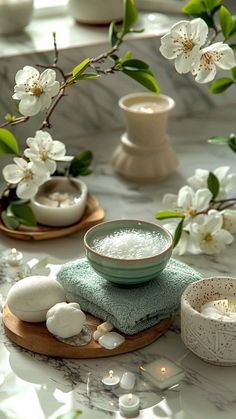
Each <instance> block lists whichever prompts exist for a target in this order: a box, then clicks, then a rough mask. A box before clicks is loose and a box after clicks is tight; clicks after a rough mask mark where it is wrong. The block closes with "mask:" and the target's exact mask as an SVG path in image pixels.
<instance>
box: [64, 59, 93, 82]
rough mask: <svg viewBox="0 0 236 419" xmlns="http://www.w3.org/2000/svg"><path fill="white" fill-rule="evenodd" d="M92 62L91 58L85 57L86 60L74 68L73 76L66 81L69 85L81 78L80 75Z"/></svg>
mask: <svg viewBox="0 0 236 419" xmlns="http://www.w3.org/2000/svg"><path fill="white" fill-rule="evenodd" d="M89 64H90V58H85V60H83V61H81V63H79V64H78V65H77V66H76V67H74V68H73V70H72V76H71V77H70V78H69V79H68V80H67V81H66V84H67V85H70V84H73V83H74V82H75V80H77V79H78V78H79V76H80V75H81V74H82V73H83V72H84V71H85V70H86V68H87V67H88V66H89Z"/></svg>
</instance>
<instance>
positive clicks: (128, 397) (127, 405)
mask: <svg viewBox="0 0 236 419" xmlns="http://www.w3.org/2000/svg"><path fill="white" fill-rule="evenodd" d="M139 406H140V400H139V397H138V396H136V395H135V394H132V393H129V394H124V395H123V396H120V397H119V410H120V414H121V416H124V417H126V418H136V417H137V416H138V415H139Z"/></svg>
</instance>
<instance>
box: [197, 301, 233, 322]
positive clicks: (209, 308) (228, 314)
mask: <svg viewBox="0 0 236 419" xmlns="http://www.w3.org/2000/svg"><path fill="white" fill-rule="evenodd" d="M200 313H201V314H203V315H204V316H206V317H209V318H211V319H214V320H222V321H236V297H230V296H228V297H226V298H222V299H220V300H214V301H209V302H208V303H206V304H203V305H202V306H201V308H200Z"/></svg>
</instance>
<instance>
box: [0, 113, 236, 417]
mask: <svg viewBox="0 0 236 419" xmlns="http://www.w3.org/2000/svg"><path fill="white" fill-rule="evenodd" d="M234 128H235V119H234V109H233V108H226V107H225V108H224V110H223V109H217V110H216V109H215V110H214V111H210V110H209V112H208V113H206V112H205V111H204V112H202V113H201V112H200V113H198V114H197V115H195V116H192V117H191V118H175V119H174V118H173V119H171V120H170V122H169V125H168V132H169V135H170V138H171V141H172V144H173V147H174V149H175V150H176V152H177V155H178V157H179V167H178V169H177V171H176V172H175V173H174V174H173V175H171V176H170V177H169V178H168V179H166V180H164V181H163V182H161V183H157V182H152V183H136V182H130V181H127V180H125V179H123V178H122V177H120V176H117V175H116V174H115V173H114V171H113V168H112V166H111V155H112V153H113V150H114V148H115V147H116V145H117V144H118V142H119V139H120V135H121V133H122V131H121V130H114V131H107V132H98V133H97V134H96V135H91V136H83V137H81V138H79V139H78V138H75V137H73V138H68V150H69V152H70V153H72V152H73V151H74V150H75V149H76V144H77V143H78V141H79V143H80V146H81V147H82V148H88V149H91V150H92V151H93V152H94V157H95V158H94V166H93V170H94V171H93V174H92V175H91V176H89V177H88V178H86V179H85V181H86V183H87V185H88V188H89V190H90V192H91V193H92V194H94V195H96V197H97V198H98V199H99V201H100V203H101V205H102V206H103V207H104V209H105V213H106V217H105V218H106V220H109V219H115V218H140V219H147V220H150V221H154V220H155V219H154V213H155V212H156V211H157V210H158V209H160V208H161V199H162V196H163V194H164V193H166V192H173V193H174V192H176V191H177V190H178V189H179V188H180V187H181V186H182V185H184V184H185V179H186V177H188V176H189V175H191V174H192V173H193V171H194V169H195V168H197V167H202V168H208V169H214V168H216V167H218V166H221V165H230V166H231V167H232V169H233V168H234V167H235V161H236V160H235V155H234V154H233V153H232V152H231V151H230V150H229V149H228V148H225V147H217V146H213V145H209V144H207V143H206V138H207V137H209V136H211V135H214V134H217V135H223V134H227V133H230V132H232V131H233V129H234ZM12 247H17V248H18V249H20V250H21V251H22V252H23V254H24V257H25V260H29V259H32V258H33V257H37V258H41V257H45V256H47V257H48V258H49V261H50V262H51V263H63V262H64V261H68V260H73V259H76V258H80V257H82V256H83V255H84V249H83V232H79V233H76V234H73V235H71V236H68V237H64V238H60V239H54V240H48V241H41V242H34V243H31V242H23V241H16V240H14V239H11V238H8V237H6V236H3V235H1V244H0V250H1V251H3V250H4V249H6V248H12ZM235 250H236V245H235V244H233V245H231V246H229V247H228V248H227V250H226V251H224V252H222V254H220V255H219V256H216V257H215V256H205V255H201V256H193V255H184V256H182V257H181V258H179V259H180V260H181V261H184V262H186V263H188V264H189V265H191V266H193V267H195V268H196V269H197V270H199V271H200V272H201V273H202V274H203V275H204V276H205V277H207V276H210V275H231V276H235V274H236V262H235ZM10 285H11V284H10V283H9V282H7V281H6V280H5V279H4V277H0V292H1V293H2V294H3V298H5V297H6V295H7V291H8V289H9V287H10ZM0 337H1V344H0V418H1V419H5V418H6V419H9V418H11V419H12V418H15V419H55V418H56V417H57V416H59V414H60V413H62V412H63V411H66V410H68V409H69V408H70V407H71V406H73V407H76V408H77V409H81V410H83V416H82V418H83V419H93V418H97V419H103V418H109V417H111V418H119V417H120V415H119V412H118V396H119V394H120V390H114V391H113V392H110V391H106V390H104V389H103V387H102V385H101V378H102V376H103V375H104V374H105V373H106V372H107V371H109V370H110V369H112V370H114V371H115V372H116V373H117V374H118V375H121V374H122V373H123V372H124V371H133V372H136V373H137V384H136V388H135V393H136V394H138V395H139V397H140V400H141V409H142V410H141V412H140V416H139V418H141V419H142V418H143V419H144V418H145V419H154V418H155V419H157V418H159V419H160V418H166V419H234V418H235V417H236V410H235V409H236V407H235V403H236V385H235V384H236V367H217V366H213V365H210V364H207V363H205V362H203V361H201V360H200V359H199V358H197V357H196V356H195V355H194V354H192V353H191V352H189V351H188V350H187V348H186V347H185V346H184V344H183V342H182V341H181V337H180V333H179V329H178V327H172V329H171V330H169V331H168V332H167V333H166V334H165V335H164V336H162V337H161V338H159V339H158V340H157V341H156V342H155V343H153V344H151V345H149V346H147V347H146V348H144V349H141V350H139V351H135V352H132V353H130V354H125V355H122V356H115V357H109V358H103V359H93V360H71V359H67V360H66V359H59V358H57V359H56V358H53V357H46V356H42V355H38V354H35V353H32V352H29V351H26V350H23V349H21V348H20V347H18V346H16V345H15V344H13V343H11V342H10V341H9V340H8V339H7V338H6V336H5V335H4V333H3V331H1V335H0ZM163 354H164V356H166V357H168V358H170V359H171V360H173V361H177V362H178V363H179V364H180V365H181V366H182V368H184V370H185V372H186V377H185V379H184V380H183V381H182V382H181V383H180V385H179V386H178V387H176V388H174V389H173V390H167V391H164V392H162V393H161V392H159V391H158V390H157V389H156V388H154V387H152V386H150V385H149V384H148V383H147V382H145V381H144V380H143V379H141V377H140V376H139V375H138V367H139V366H140V365H141V364H142V363H147V362H151V361H153V360H154V359H155V358H156V357H158V356H159V355H163Z"/></svg>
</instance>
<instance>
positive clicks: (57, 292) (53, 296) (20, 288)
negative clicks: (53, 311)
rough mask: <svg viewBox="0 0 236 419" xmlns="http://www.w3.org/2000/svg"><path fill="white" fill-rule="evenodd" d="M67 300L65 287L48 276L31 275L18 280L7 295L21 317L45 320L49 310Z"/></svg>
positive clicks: (11, 308) (8, 300) (9, 302)
mask: <svg viewBox="0 0 236 419" xmlns="http://www.w3.org/2000/svg"><path fill="white" fill-rule="evenodd" d="M61 301H66V295H65V291H64V288H63V287H62V286H61V285H60V284H59V282H57V281H56V280H55V279H52V278H50V277H48V276H40V275H36V276H29V277H26V278H24V279H21V280H20V281H18V282H16V284H14V285H13V287H12V288H11V289H10V291H9V293H8V296H7V305H8V307H9V309H10V310H11V312H12V313H13V314H15V316H17V317H18V318H19V319H21V320H25V321H27V322H32V323H36V322H43V321H45V320H46V314H47V311H48V310H49V309H50V308H51V307H52V306H54V305H55V304H56V303H59V302H61Z"/></svg>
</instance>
